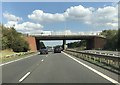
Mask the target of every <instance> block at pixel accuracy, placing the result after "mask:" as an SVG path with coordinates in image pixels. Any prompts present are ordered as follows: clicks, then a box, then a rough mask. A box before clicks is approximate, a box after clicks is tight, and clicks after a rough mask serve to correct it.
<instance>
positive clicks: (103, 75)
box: [62, 52, 120, 84]
mask: <svg viewBox="0 0 120 85" xmlns="http://www.w3.org/2000/svg"><path fill="white" fill-rule="evenodd" d="M62 53H63V54H64V55H66V56H68V57H69V58H71V59H73V60H74V61H76V62H78V63H79V64H81V65H83V66H85V67H86V68H88V69H90V70H91V71H93V72H95V73H97V74H98V75H100V76H102V77H103V78H105V79H107V80H108V81H110V82H112V83H117V84H120V83H119V82H117V81H116V80H114V79H112V78H110V77H108V76H106V75H105V74H103V73H101V72H99V71H97V70H95V69H93V68H92V67H90V66H88V65H86V64H84V63H82V62H80V61H79V60H77V59H75V58H73V57H72V56H70V55H68V54H66V53H64V52H62Z"/></svg>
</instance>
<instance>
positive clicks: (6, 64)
mask: <svg viewBox="0 0 120 85" xmlns="http://www.w3.org/2000/svg"><path fill="white" fill-rule="evenodd" d="M34 55H37V53H36V54H34ZM34 55H30V56H28V57H24V58H19V59H17V60H13V61H10V62H7V63H3V64H0V66H3V65H7V64H10V63H13V62H16V61H19V60H23V59H26V58H29V57H32V56H34Z"/></svg>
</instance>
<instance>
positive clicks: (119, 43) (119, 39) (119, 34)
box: [116, 28, 120, 51]
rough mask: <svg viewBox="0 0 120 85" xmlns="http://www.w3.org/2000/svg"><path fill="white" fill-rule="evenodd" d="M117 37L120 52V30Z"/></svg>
mask: <svg viewBox="0 0 120 85" xmlns="http://www.w3.org/2000/svg"><path fill="white" fill-rule="evenodd" d="M117 36H118V43H117V44H116V45H117V49H118V51H120V28H119V30H118V35H117Z"/></svg>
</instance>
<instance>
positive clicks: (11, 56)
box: [0, 50, 36, 63]
mask: <svg viewBox="0 0 120 85" xmlns="http://www.w3.org/2000/svg"><path fill="white" fill-rule="evenodd" d="M1 54H2V56H1V58H0V63H6V62H9V61H13V60H16V59H20V58H24V57H28V56H30V55H33V54H36V52H20V53H15V52H12V51H10V50H4V51H1Z"/></svg>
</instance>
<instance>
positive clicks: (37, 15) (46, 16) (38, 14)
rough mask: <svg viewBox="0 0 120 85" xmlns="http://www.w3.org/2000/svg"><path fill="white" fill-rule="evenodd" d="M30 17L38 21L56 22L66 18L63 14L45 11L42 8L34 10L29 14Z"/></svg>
mask: <svg viewBox="0 0 120 85" xmlns="http://www.w3.org/2000/svg"><path fill="white" fill-rule="evenodd" d="M28 18H29V19H32V20H34V21H38V22H56V21H64V20H65V17H64V15H63V14H59V13H56V14H51V13H44V12H43V11H42V10H35V11H33V13H32V14H31V15H28Z"/></svg>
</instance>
